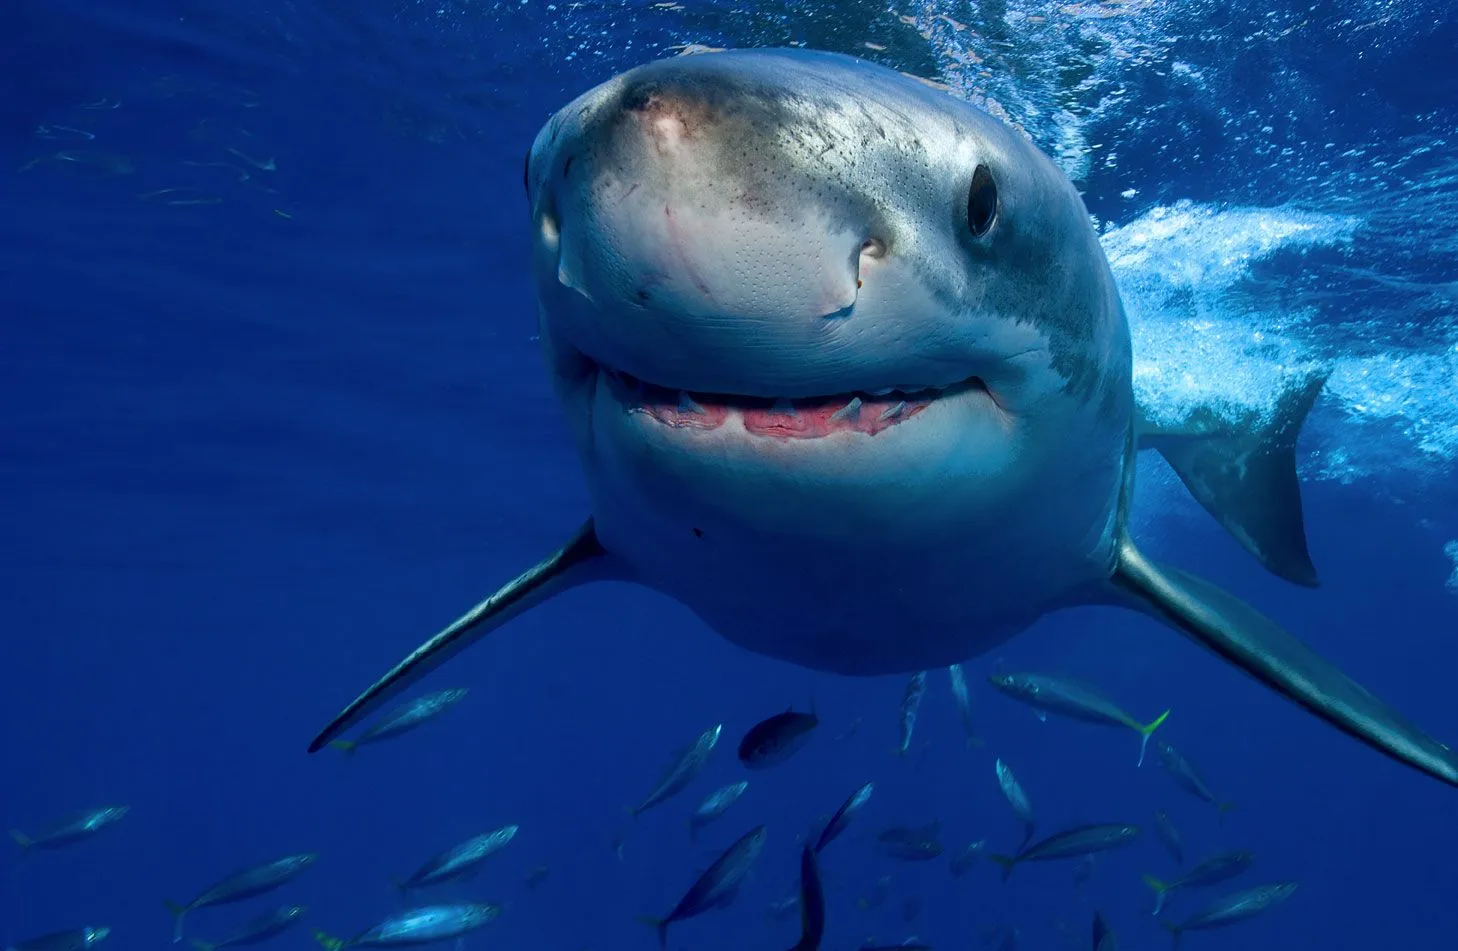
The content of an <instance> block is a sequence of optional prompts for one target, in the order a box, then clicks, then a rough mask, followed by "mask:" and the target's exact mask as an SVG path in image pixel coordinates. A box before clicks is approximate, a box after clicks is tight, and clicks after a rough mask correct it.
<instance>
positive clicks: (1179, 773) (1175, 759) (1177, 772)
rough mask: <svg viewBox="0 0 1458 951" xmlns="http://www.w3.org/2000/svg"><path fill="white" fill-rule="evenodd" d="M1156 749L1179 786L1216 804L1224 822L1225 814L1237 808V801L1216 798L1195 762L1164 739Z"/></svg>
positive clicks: (1197, 796) (1155, 745) (1213, 804)
mask: <svg viewBox="0 0 1458 951" xmlns="http://www.w3.org/2000/svg"><path fill="white" fill-rule="evenodd" d="M1154 751H1155V752H1156V753H1158V754H1159V761H1160V762H1161V763H1163V764H1164V768H1165V770H1166V771H1168V773H1169V774H1170V775H1171V776H1173V777H1174V781H1175V782H1176V783H1178V784H1179V787H1180V788H1181V789H1183V790H1184V791H1185V792H1187V793H1189V794H1190V795H1192V796H1194V797H1195V798H1196V799H1203V800H1204V801H1205V802H1208V803H1210V804H1211V805H1212V806H1214V807H1215V809H1216V811H1218V812H1219V813H1220V820H1221V821H1222V822H1223V821H1224V820H1225V814H1226V813H1227V812H1229V811H1230V810H1231V809H1234V808H1235V803H1233V802H1221V801H1220V800H1219V799H1217V798H1216V796H1215V794H1214V793H1213V792H1211V791H1210V787H1209V785H1208V784H1207V783H1206V782H1205V778H1204V777H1203V776H1201V775H1200V771H1199V770H1197V769H1195V766H1194V764H1193V763H1191V762H1190V761H1189V760H1187V759H1185V758H1184V756H1183V755H1182V754H1181V753H1180V751H1179V750H1177V749H1175V748H1174V747H1173V746H1170V745H1169V744H1168V743H1166V742H1164V741H1163V740H1157V741H1155V744H1154Z"/></svg>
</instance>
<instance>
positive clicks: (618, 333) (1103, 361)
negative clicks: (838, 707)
mask: <svg viewBox="0 0 1458 951" xmlns="http://www.w3.org/2000/svg"><path fill="white" fill-rule="evenodd" d="M524 184H525V187H526V193H527V198H528V204H529V208H530V233H529V239H530V242H531V252H532V254H531V259H532V275H533V278H534V282H535V285H536V291H537V297H538V300H539V324H540V339H541V342H542V348H543V350H544V351H545V357H546V365H547V369H548V372H549V374H550V376H551V381H552V384H553V387H554V389H555V391H556V395H557V397H558V399H559V401H560V403H561V407H562V409H563V411H564V413H565V415H566V418H567V420H568V422H569V424H570V429H571V434H572V438H573V440H574V442H575V445H576V449H577V452H578V454H579V456H580V457H581V463H582V469H583V473H584V475H585V477H586V483H587V488H588V490H589V495H590V499H591V513H590V515H589V517H588V518H587V519H586V521H585V523H584V524H583V525H582V527H581V529H580V530H579V531H578V532H577V533H576V535H575V536H574V537H572V538H571V539H570V540H569V541H568V542H567V543H566V544H565V545H564V546H563V547H562V548H561V549H560V550H558V551H556V552H554V553H552V554H550V555H548V556H547V557H546V558H545V559H544V560H542V561H541V562H540V563H539V564H537V565H536V566H535V567H533V568H531V569H530V570H528V571H526V572H525V573H524V574H522V575H520V576H519V577H517V578H516V579H514V580H512V581H510V582H508V583H507V584H506V585H505V586H503V587H502V588H501V589H500V590H498V591H497V592H495V593H494V594H492V595H491V596H490V597H488V598H487V599H486V600H484V601H482V602H481V603H480V604H478V605H477V606H476V607H474V608H472V609H471V610H470V611H469V612H468V613H467V614H465V615H464V616H463V617H461V618H460V619H458V620H457V621H455V622H454V623H452V624H451V625H450V626H449V627H447V628H446V629H445V630H443V631H441V632H440V633H439V634H437V635H435V636H434V637H433V638H431V639H430V640H429V641H427V642H426V643H425V644H423V645H422V646H421V647H419V648H418V649H417V650H415V651H414V652H413V653H411V654H410V655H409V656H408V657H406V658H405V660H403V661H402V662H401V663H400V664H398V665H397V666H396V667H395V668H394V669H393V670H391V671H390V672H389V673H388V674H386V675H385V676H384V677H383V678H382V679H381V680H379V681H378V682H377V683H376V684H374V685H373V686H372V687H370V688H369V689H368V690H366V691H365V692H364V693H363V694H361V695H360V696H359V697H358V698H357V699H356V700H355V701H354V702H353V703H351V704H350V705H349V706H348V707H347V708H346V709H345V710H344V711H343V712H342V713H341V714H340V715H339V716H338V717H337V718H336V719H335V720H334V721H333V722H332V723H330V724H329V726H328V727H327V728H326V729H325V730H324V731H323V732H322V733H321V734H320V735H319V736H318V738H317V739H315V741H314V742H313V744H312V746H311V747H310V749H311V751H312V750H318V749H320V748H322V747H323V746H324V745H326V744H327V743H328V742H329V741H331V740H333V739H334V738H335V737H337V736H339V735H340V734H341V733H342V732H343V731H345V730H347V729H348V728H350V727H351V726H353V725H355V724H357V723H358V722H359V721H360V720H361V718H363V717H364V716H366V715H367V714H368V713H369V712H371V711H372V710H374V709H375V708H376V707H377V706H378V705H379V704H381V703H382V702H384V701H385V700H386V699H387V698H389V697H391V696H393V695H395V694H397V693H398V692H399V691H401V690H402V689H404V688H405V687H407V686H408V685H410V684H412V683H414V682H416V681H417V680H418V679H419V678H421V677H422V676H423V675H425V674H426V673H427V672H428V671H430V670H432V669H433V668H435V667H436V666H438V665H439V664H441V663H442V662H444V661H446V660H447V659H449V658H450V657H452V656H454V655H456V654H457V653H459V652H460V651H462V650H463V649H465V648H466V647H467V646H468V645H470V644H472V643H474V642H475V641H477V640H479V639H480V638H482V637H483V636H485V635H486V634H488V633H490V632H491V631H494V630H496V629H497V628H499V627H500V626H501V625H503V624H505V623H506V622H507V621H509V620H510V619H511V618H513V617H515V616H516V615H518V614H520V613H521V612H523V611H525V610H528V609H529V608H531V607H532V606H534V605H536V604H539V603H541V602H543V601H545V600H547V599H549V598H551V597H552V596H553V595H555V594H557V593H559V592H562V591H564V590H567V589H569V588H572V587H575V586H578V585H582V584H584V583H587V582H592V581H598V580H620V581H631V582H635V583H637V584H640V585H643V586H645V587H648V588H651V589H653V590H656V591H659V592H661V593H663V594H666V595H668V596H669V597H672V598H675V599H677V600H678V601H680V602H682V603H683V604H685V605H686V606H688V607H689V608H690V609H692V610H693V611H694V612H695V613H696V614H697V615H698V616H699V617H700V618H702V619H703V620H704V621H705V622H706V623H707V624H708V625H709V626H710V627H712V628H713V629H714V630H716V631H718V632H719V633H720V634H721V635H722V636H724V637H726V638H727V639H729V640H730V641H732V642H734V643H735V644H738V645H740V646H742V647H744V648H747V649H749V650H751V651H754V652H757V653H759V654H764V655H768V656H770V657H775V658H779V659H781V660H785V661H790V662H792V663H795V664H798V665H801V666H804V667H807V668H812V669H815V670H821V671H830V672H835V673H840V674H849V675H876V674H889V673H898V672H908V671H917V670H924V669H928V668H932V667H946V666H949V665H951V664H954V663H959V662H962V661H966V660H968V659H969V658H972V657H975V656H977V655H980V654H982V653H984V652H986V651H988V650H990V649H992V648H995V647H997V646H998V645H999V644H1002V643H1003V642H1005V641H1006V640H1007V639H1009V638H1011V637H1013V636H1014V635H1016V634H1018V633H1019V632H1021V631H1023V630H1024V629H1026V628H1027V627H1028V626H1030V625H1031V624H1033V622H1035V621H1036V620H1038V619H1039V618H1040V617H1042V616H1043V615H1045V614H1048V613H1050V612H1053V611H1057V610H1061V609H1067V608H1074V607H1077V606H1080V605H1120V606H1123V607H1126V608H1129V609H1132V610H1134V611H1137V612H1141V613H1143V614H1145V615H1148V616H1151V617H1153V618H1156V619H1157V620H1159V621H1161V622H1163V623H1164V624H1165V625H1168V626H1169V627H1171V628H1174V629H1175V630H1177V631H1179V632H1180V633H1182V634H1184V635H1186V636H1187V637H1189V638H1191V639H1193V640H1194V641H1195V642H1197V643H1199V644H1202V645H1204V646H1205V647H1207V648H1209V649H1210V650H1211V651H1213V652H1214V653H1216V654H1218V655H1219V656H1221V657H1223V658H1224V659H1225V660H1226V661H1228V662H1229V663H1231V664H1234V665H1236V666H1237V667H1239V668H1241V669H1242V670H1244V671H1246V672H1247V673H1249V674H1250V675H1252V676H1254V677H1255V678H1257V679H1258V680H1260V681H1262V682H1263V683H1265V684H1267V685H1268V686H1269V687H1271V688H1273V689H1275V690H1276V691H1278V692H1280V693H1281V694H1283V695H1285V696H1286V697H1288V698H1290V699H1291V700H1293V701H1295V702H1296V703H1298V704H1300V705H1301V706H1303V707H1305V708H1306V709H1307V710H1309V711H1311V712H1312V713H1315V714H1316V715H1318V716H1320V717H1322V718H1324V719H1326V720H1327V721H1329V722H1330V723H1332V724H1333V725H1335V726H1337V727H1339V728H1340V729H1342V730H1344V731H1346V732H1347V733H1349V734H1351V735H1352V736H1354V737H1356V738H1358V739H1360V740H1362V741H1363V742H1365V743H1367V744H1369V745H1371V746H1372V747H1375V748H1376V749H1378V750H1380V751H1381V752H1383V753H1385V754H1387V755H1389V756H1391V757H1393V758H1395V759H1397V760H1399V761H1401V762H1404V763H1407V764H1409V765H1411V766H1414V767H1416V768H1417V769H1419V770H1422V771H1423V772H1426V773H1428V774H1430V775H1432V776H1434V777H1437V778H1438V779H1441V780H1443V781H1445V782H1447V783H1450V784H1454V785H1458V757H1455V755H1454V753H1453V751H1452V750H1450V749H1449V748H1448V747H1446V746H1444V745H1443V744H1441V743H1438V742H1437V741H1435V740H1434V739H1432V738H1430V737H1429V736H1427V735H1426V734H1425V733H1423V732H1422V731H1421V730H1419V729H1418V728H1417V727H1415V726H1413V725H1412V724H1410V723H1408V722H1407V721H1406V720H1404V719H1403V718H1402V717H1401V716H1400V715H1399V714H1398V713H1397V712H1395V711H1394V710H1393V709H1392V708H1391V707H1390V706H1389V705H1388V704H1386V703H1385V702H1383V701H1382V700H1380V699H1378V698H1377V697H1376V696H1374V695H1373V694H1371V693H1369V692H1368V691H1367V690H1365V689H1363V688H1362V687H1361V686H1359V685H1358V684H1357V683H1355V682H1354V681H1353V680H1352V679H1350V678H1349V677H1348V676H1346V675H1345V674H1344V673H1342V671H1340V670H1338V669H1337V668H1336V667H1334V666H1333V665H1332V664H1330V663H1328V662H1327V661H1325V660H1323V659H1322V658H1321V657H1319V656H1318V655H1317V654H1315V653H1314V652H1313V651H1311V650H1310V649H1309V648H1307V647H1306V646H1305V645H1304V644H1303V643H1302V642H1301V641H1299V640H1298V639H1296V638H1295V637H1294V636H1293V635H1291V634H1290V633H1288V632H1286V631H1285V630H1283V629H1282V628H1281V627H1279V626H1277V625H1276V624H1275V623H1274V622H1272V621H1271V620H1269V619H1268V618H1266V617H1265V616H1264V615H1262V614H1260V613H1259V612H1257V611H1256V610H1255V609H1253V608H1251V607H1250V606H1248V605H1247V604H1245V603H1244V602H1242V601H1241V600H1239V599H1237V598H1235V597H1234V596H1232V595H1230V594H1228V593H1226V592H1225V591H1223V590H1221V589H1220V588H1218V587H1216V586H1215V585H1213V584H1211V583H1210V582H1208V581H1205V580H1203V579H1201V578H1199V577H1196V576H1194V575H1192V574H1190V573H1187V572H1185V571H1183V570H1181V569H1179V568H1177V567H1173V566H1169V565H1162V564H1158V563H1156V562H1154V561H1152V560H1151V559H1149V558H1147V557H1146V556H1144V555H1143V554H1142V553H1141V552H1140V551H1139V549H1138V548H1137V547H1136V546H1135V543H1134V541H1133V539H1132V538H1131V537H1130V534H1129V528H1128V524H1129V506H1130V502H1131V498H1132V494H1133V486H1134V474H1135V468H1136V467H1135V456H1136V454H1137V452H1138V451H1139V450H1140V449H1142V448H1153V449H1155V450H1156V451H1158V452H1160V453H1161V454H1162V455H1163V456H1164V458H1165V459H1166V460H1167V461H1168V462H1169V463H1170V465H1171V466H1172V467H1173V468H1174V470H1175V472H1176V473H1177V474H1178V475H1179V476H1180V478H1181V479H1182V480H1183V482H1184V484H1185V485H1186V486H1187V487H1188V488H1189V490H1190V491H1191V493H1192V494H1193V495H1194V497H1195V498H1196V499H1197V500H1198V501H1199V502H1200V503H1201V504H1202V505H1203V506H1204V507H1205V508H1206V510H1208V511H1209V512H1210V513H1211V514H1212V515H1213V516H1214V517H1215V518H1217V519H1218V520H1219V521H1220V523H1221V524H1222V525H1224V526H1225V528H1226V529H1227V530H1228V531H1229V532H1230V533H1231V534H1232V535H1233V536H1234V537H1235V538H1236V539H1237V540H1238V541H1239V542H1240V543H1241V544H1242V545H1243V546H1244V547H1245V548H1246V549H1247V550H1249V551H1250V552H1251V553H1252V554H1253V555H1254V556H1255V557H1256V558H1258V559H1259V560H1260V562H1261V563H1262V564H1263V565H1265V566H1266V568H1267V569H1269V570H1270V571H1271V572H1273V573H1274V574H1276V575H1279V576H1280V577H1283V578H1286V579H1288V580H1290V581H1292V582H1295V583H1298V584H1303V585H1308V586H1309V585H1315V584H1316V580H1317V578H1316V572H1315V569H1314V568H1313V566H1312V562H1311V559H1310V557H1309V555H1308V551H1307V544H1306V538H1305V528H1304V524H1303V517H1302V511H1301V498H1300V491H1299V486H1298V483H1297V475H1296V464H1295V444H1296V438H1297V434H1298V432H1299V431H1300V428H1301V425H1302V423H1303V421H1304V419H1305V416H1306V414H1307V412H1308V411H1309V409H1310V408H1311V406H1312V404H1313V402H1314V401H1315V400H1316V398H1317V396H1318V394H1319V392H1320V390H1321V388H1322V385H1323V383H1324V381H1325V374H1324V373H1323V372H1321V371H1320V370H1313V371H1312V372H1310V373H1309V374H1307V375H1306V376H1304V377H1301V378H1300V379H1298V380H1297V381H1296V382H1295V383H1294V384H1292V385H1290V386H1289V388H1288V389H1287V391H1285V392H1282V393H1280V394H1277V395H1276V400H1275V409H1274V411H1273V412H1272V413H1271V414H1269V416H1267V417H1265V418H1263V419H1251V420H1242V421H1235V422H1232V421H1230V420H1228V419H1227V418H1226V417H1223V416H1221V415H1220V414H1218V413H1216V412H1214V411H1213V410H1197V411H1196V412H1194V413H1193V414H1187V415H1186V416H1185V417H1184V418H1182V419H1179V420H1177V421H1175V422H1174V423H1173V424H1171V423H1170V422H1169V420H1168V419H1167V414H1165V413H1162V412H1151V410H1152V409H1160V408H1158V407H1153V408H1152V407H1147V406H1140V405H1139V404H1138V403H1137V402H1136V400H1135V397H1134V393H1133V388H1132V384H1131V375H1132V357H1131V350H1132V344H1131V340H1130V331H1129V326H1128V323H1127V320H1126V318H1125V314H1124V308H1123V305H1122V303H1121V302H1120V298H1119V292H1118V289H1117V288H1116V287H1115V283H1114V279H1113V275H1112V274H1111V272H1110V269H1109V265H1108V262H1107V260H1106V259H1105V257H1104V254H1103V251H1102V249H1101V247H1100V245H1099V241H1098V238H1097V235H1096V233H1095V230H1094V228H1093V226H1092V224H1091V222H1090V220H1089V215H1088V213H1087V210H1086V209H1085V207H1084V204H1083V201H1082V199H1081V197H1080V196H1079V194H1078V192H1077V191H1076V190H1075V188H1074V187H1073V185H1072V184H1071V183H1070V181H1069V180H1068V178H1067V177H1066V176H1065V175H1064V174H1063V173H1062V172H1061V171H1060V170H1059V168H1058V167H1057V166H1056V165H1055V164H1054V163H1053V162H1052V161H1051V160H1050V159H1049V158H1048V157H1047V156H1045V155H1044V154H1043V153H1042V152H1040V151H1039V150H1038V149H1037V148H1036V147H1035V146H1034V145H1033V144H1032V143H1031V142H1030V141H1028V139H1027V138H1026V137H1025V136H1024V135H1022V134H1020V132H1019V131H1018V130H1016V129H1015V128H1013V127H1011V126H1010V125H1008V124H1006V123H1005V122H1003V121H1001V120H999V119H997V118H994V117H992V116H990V115H988V114H987V113H985V112H983V111H981V110H979V109H978V108H976V107H974V106H973V105H971V104H970V103H967V102H965V101H962V100H960V99H957V98H955V97H953V96H952V95H949V94H948V93H946V92H945V91H942V90H940V89H937V88H934V87H933V85H931V84H929V83H927V82H925V81H920V80H918V79H916V78H914V77H910V76H907V75H904V74H901V73H898V72H896V71H894V70H891V69H887V68H885V67H881V66H877V65H873V64H870V63H868V62H865V61H862V60H858V59H855V58H853V57H849V56H844V55H839V54H832V53H824V52H815V51H808V50H799V49H796V50H779V49H767V50H734V51H723V52H712V53H708V54H704V55H694V56H680V57H675V58H671V59H667V60H662V61H657V62H652V63H648V64H646V65H643V66H639V67H637V68H635V69H632V70H630V71H628V72H625V73H623V74H621V75H618V76H616V77H614V78H612V79H610V80H608V81H606V82H604V83H602V84H601V85H599V86H597V87H595V88H593V89H591V90H589V91H587V92H585V93H583V94H582V95H581V96H579V97H578V98H577V99H575V100H573V101H572V102H571V103H569V104H568V105H566V106H565V107H564V108H562V109H561V110H560V111H558V112H557V113H556V114H555V115H553V116H552V117H551V118H550V119H549V120H548V121H547V123H546V124H545V126H543V128H542V129H541V131H540V132H539V133H538V134H537V136H536V139H535V141H534V142H533V143H532V146H531V149H530V151H529V153H528V154H527V156H526V162H525V169H524ZM1153 419H1158V420H1160V421H1161V424H1160V425H1159V426H1155V425H1153V424H1152V423H1151V422H1150V421H1151V420H1153Z"/></svg>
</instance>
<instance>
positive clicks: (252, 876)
mask: <svg viewBox="0 0 1458 951" xmlns="http://www.w3.org/2000/svg"><path fill="white" fill-rule="evenodd" d="M318 858H319V855H318V853H317V852H303V853H300V854H299V855H286V856H284V857H283V858H281V859H275V860H274V861H272V862H267V863H265V864H263V865H256V866H254V867H253V868H249V869H244V870H243V871H241V872H235V873H233V874H232V875H229V876H228V877H227V878H225V879H223V880H222V881H220V882H218V883H217V884H215V885H212V886H211V887H209V888H207V889H205V890H204V891H203V892H202V893H201V894H199V895H198V896H197V897H196V898H194V899H193V900H192V901H190V902H188V903H187V904H185V905H178V904H176V903H174V902H170V901H169V902H167V908H168V910H169V911H171V912H172V914H173V915H174V916H176V918H177V923H176V925H175V926H174V927H173V930H172V940H173V941H174V942H177V941H181V940H182V919H183V918H184V916H186V915H187V913H188V912H190V911H195V910H196V909H198V908H205V907H207V906H208V905H226V904H228V903H229V902H235V901H242V900H243V899H245V898H252V897H254V896H255V895H262V894H263V893H264V892H270V891H273V890H274V889H275V888H278V887H279V886H280V885H284V884H287V883H288V882H291V881H293V880H294V879H295V878H297V877H298V876H299V874H300V873H302V872H303V871H304V870H306V869H308V868H309V867H310V866H311V865H313V864H314V862H315V861H316V860H318Z"/></svg>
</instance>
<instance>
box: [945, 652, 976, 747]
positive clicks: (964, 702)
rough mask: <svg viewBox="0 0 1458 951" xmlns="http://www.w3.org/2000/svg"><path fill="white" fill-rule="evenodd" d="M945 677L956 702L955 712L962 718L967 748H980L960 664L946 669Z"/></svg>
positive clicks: (969, 695)
mask: <svg viewBox="0 0 1458 951" xmlns="http://www.w3.org/2000/svg"><path fill="white" fill-rule="evenodd" d="M947 677H948V678H950V679H951V681H952V696H953V697H955V698H956V700H957V712H958V713H959V714H961V716H962V733H963V734H964V735H965V736H966V738H967V739H966V743H967V745H968V746H981V745H982V737H980V736H978V735H977V723H976V721H975V719H974V718H973V716H972V696H971V694H969V693H968V692H967V675H966V674H965V673H963V672H962V665H961V664H953V665H952V666H950V667H948V668H947Z"/></svg>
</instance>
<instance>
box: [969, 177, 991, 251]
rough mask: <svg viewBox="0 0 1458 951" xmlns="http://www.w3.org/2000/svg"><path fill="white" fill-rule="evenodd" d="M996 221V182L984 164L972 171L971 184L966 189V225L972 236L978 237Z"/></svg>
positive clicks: (987, 230)
mask: <svg viewBox="0 0 1458 951" xmlns="http://www.w3.org/2000/svg"><path fill="white" fill-rule="evenodd" d="M996 221H997V182H995V181H993V180H992V173H991V172H989V171H988V170H987V166H986V165H979V166H977V168H976V169H975V170H974V171H973V172H972V186H971V187H970V188H969V189H968V190H967V227H968V228H970V229H971V230H972V237H974V238H980V237H982V236H983V235H985V234H987V232H989V231H991V230H992V226H993V224H995V223H996Z"/></svg>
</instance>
